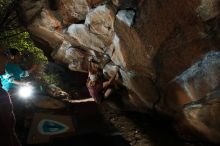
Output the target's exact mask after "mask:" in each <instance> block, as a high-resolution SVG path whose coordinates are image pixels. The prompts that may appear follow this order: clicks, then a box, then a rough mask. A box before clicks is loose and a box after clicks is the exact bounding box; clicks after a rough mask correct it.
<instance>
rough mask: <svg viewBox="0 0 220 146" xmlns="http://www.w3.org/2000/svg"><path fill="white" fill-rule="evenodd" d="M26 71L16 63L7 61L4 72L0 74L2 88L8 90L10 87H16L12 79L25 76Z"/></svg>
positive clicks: (19, 78) (26, 74)
mask: <svg viewBox="0 0 220 146" xmlns="http://www.w3.org/2000/svg"><path fill="white" fill-rule="evenodd" d="M28 75H29V74H28V72H27V71H25V70H23V69H21V67H20V66H19V65H18V64H14V63H8V64H6V66H5V74H4V75H1V76H0V79H1V83H2V88H3V89H4V90H6V91H9V90H10V89H11V88H14V87H16V85H15V84H14V83H13V82H14V80H21V78H22V77H27V76H28Z"/></svg>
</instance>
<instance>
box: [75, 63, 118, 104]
mask: <svg viewBox="0 0 220 146" xmlns="http://www.w3.org/2000/svg"><path fill="white" fill-rule="evenodd" d="M118 71H119V68H118V66H115V72H114V74H113V75H112V76H111V77H110V79H109V80H107V81H106V80H102V77H101V76H100V73H99V72H100V71H98V70H97V68H94V67H92V59H90V60H89V71H88V72H89V74H88V79H87V83H86V86H87V88H88V91H89V94H90V96H91V97H92V98H89V99H82V100H76V101H74V102H75V103H77V102H87V101H95V102H96V103H98V104H101V103H102V102H103V100H104V99H106V98H108V97H109V96H110V95H111V93H112V92H113V90H114V85H113V84H114V81H115V79H116V78H117V76H118V75H119V74H118Z"/></svg>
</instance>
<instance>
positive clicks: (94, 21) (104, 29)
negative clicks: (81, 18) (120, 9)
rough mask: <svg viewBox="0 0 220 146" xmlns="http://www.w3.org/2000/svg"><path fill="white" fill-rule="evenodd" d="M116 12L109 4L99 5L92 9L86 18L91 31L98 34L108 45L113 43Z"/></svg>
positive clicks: (86, 23)
mask: <svg viewBox="0 0 220 146" xmlns="http://www.w3.org/2000/svg"><path fill="white" fill-rule="evenodd" d="M114 22H115V12H114V10H113V9H112V8H111V7H108V6H107V5H102V6H98V7H96V8H95V9H93V10H92V11H90V12H89V13H88V14H87V16H86V20H85V25H86V26H87V27H88V28H89V30H90V31H91V33H93V34H95V35H97V36H98V37H99V38H100V39H101V40H102V41H103V42H104V43H105V45H106V46H109V45H110V44H111V43H112V39H113V36H114V33H115V32H114Z"/></svg>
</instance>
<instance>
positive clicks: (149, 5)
mask: <svg viewBox="0 0 220 146" xmlns="http://www.w3.org/2000/svg"><path fill="white" fill-rule="evenodd" d="M21 7H22V8H23V13H24V18H25V20H26V21H25V22H26V23H27V28H28V30H29V32H30V33H31V35H32V36H33V38H34V39H35V41H37V42H38V43H40V44H42V46H45V47H44V48H42V49H44V51H45V52H49V53H50V54H51V56H52V58H53V59H54V60H55V61H56V62H59V63H62V64H63V65H65V66H66V67H69V69H70V70H73V71H80V72H86V71H87V66H88V57H91V56H92V57H93V58H96V60H103V58H105V57H104V56H105V55H108V56H110V59H111V64H107V65H106V66H105V67H104V69H103V71H104V72H105V73H106V74H109V75H110V76H111V74H112V73H111V72H112V69H111V68H112V64H113V66H114V65H118V66H120V74H121V82H122V84H123V85H124V86H125V87H126V88H127V91H128V92H127V94H128V96H125V97H121V98H120V99H117V100H116V101H115V102H116V103H117V102H120V105H121V107H119V108H125V109H132V110H138V111H142V112H144V111H145V110H146V109H148V108H155V109H157V110H158V111H161V112H164V113H166V114H169V115H171V116H173V117H175V118H176V119H177V120H179V121H180V122H179V123H182V124H183V125H185V126H186V127H191V128H193V129H194V130H195V131H197V132H198V133H200V134H201V135H203V136H205V137H206V138H207V139H209V140H211V141H213V142H218V143H219V142H220V141H219V139H220V129H219V126H218V123H219V120H220V119H219V118H218V116H217V115H218V114H219V104H218V98H219V96H220V95H219V87H220V82H219V65H220V61H219V57H220V55H219V46H220V44H219V39H220V26H219V22H220V21H219V0H185V1H182V0H175V1H173V0H166V1H159V0H130V1H126V0H112V1H105V0H56V3H54V4H53V6H51V4H50V1H46V0H39V1H34V2H31V3H30V2H29V1H27V0H23V1H22V2H21ZM49 48H50V49H49Z"/></svg>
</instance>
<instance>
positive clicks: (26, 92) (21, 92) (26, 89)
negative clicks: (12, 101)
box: [18, 85, 33, 99]
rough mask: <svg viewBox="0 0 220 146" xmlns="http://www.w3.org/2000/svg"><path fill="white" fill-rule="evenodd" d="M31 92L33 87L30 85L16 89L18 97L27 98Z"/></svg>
mask: <svg viewBox="0 0 220 146" xmlns="http://www.w3.org/2000/svg"><path fill="white" fill-rule="evenodd" d="M32 93H33V87H32V86H30V85H27V86H22V87H20V88H19V90H18V95H19V97H21V98H23V99H27V98H29V97H30V96H31V95H32Z"/></svg>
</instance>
